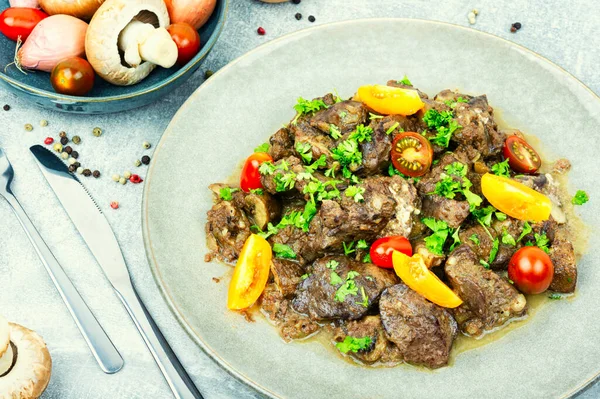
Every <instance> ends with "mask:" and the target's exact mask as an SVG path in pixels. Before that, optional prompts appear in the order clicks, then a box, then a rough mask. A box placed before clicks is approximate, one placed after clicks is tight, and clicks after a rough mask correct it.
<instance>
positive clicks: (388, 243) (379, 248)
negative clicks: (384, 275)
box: [369, 236, 413, 269]
mask: <svg viewBox="0 0 600 399" xmlns="http://www.w3.org/2000/svg"><path fill="white" fill-rule="evenodd" d="M394 251H399V252H402V253H403V254H405V255H406V256H412V254H413V251H412V246H411V245H410V241H408V240H407V239H406V238H404V237H402V236H390V237H383V238H380V239H378V240H376V241H375V242H374V243H373V245H371V250H370V251H369V254H370V255H371V262H372V263H373V264H375V265H377V266H379V267H384V268H386V269H391V268H392V267H394V265H393V263H392V253H393V252H394Z"/></svg>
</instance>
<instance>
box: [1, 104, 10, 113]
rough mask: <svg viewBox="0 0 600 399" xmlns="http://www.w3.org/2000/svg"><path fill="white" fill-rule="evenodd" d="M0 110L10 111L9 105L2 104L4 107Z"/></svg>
mask: <svg viewBox="0 0 600 399" xmlns="http://www.w3.org/2000/svg"><path fill="white" fill-rule="evenodd" d="M2 108H4V110H5V111H8V110H10V105H8V104H4V107H2Z"/></svg>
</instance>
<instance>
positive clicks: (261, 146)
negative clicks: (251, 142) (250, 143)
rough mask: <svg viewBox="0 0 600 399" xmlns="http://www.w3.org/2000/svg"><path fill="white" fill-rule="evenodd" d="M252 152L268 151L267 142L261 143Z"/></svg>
mask: <svg viewBox="0 0 600 399" xmlns="http://www.w3.org/2000/svg"><path fill="white" fill-rule="evenodd" d="M254 152H269V143H262V144H261V145H259V146H258V147H256V148H255V149H254Z"/></svg>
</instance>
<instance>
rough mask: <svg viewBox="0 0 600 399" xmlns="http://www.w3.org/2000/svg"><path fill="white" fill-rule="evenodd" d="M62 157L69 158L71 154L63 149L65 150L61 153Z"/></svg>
mask: <svg viewBox="0 0 600 399" xmlns="http://www.w3.org/2000/svg"><path fill="white" fill-rule="evenodd" d="M60 157H61V158H62V159H69V154H67V153H66V152H64V151H63V152H61V153H60Z"/></svg>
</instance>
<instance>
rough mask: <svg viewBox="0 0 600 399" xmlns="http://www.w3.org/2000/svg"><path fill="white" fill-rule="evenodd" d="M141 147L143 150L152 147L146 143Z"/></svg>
mask: <svg viewBox="0 0 600 399" xmlns="http://www.w3.org/2000/svg"><path fill="white" fill-rule="evenodd" d="M142 147H144V149H146V150H147V149H148V148H150V147H152V146H151V145H150V143H148V142H147V141H144V142H143V143H142Z"/></svg>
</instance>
